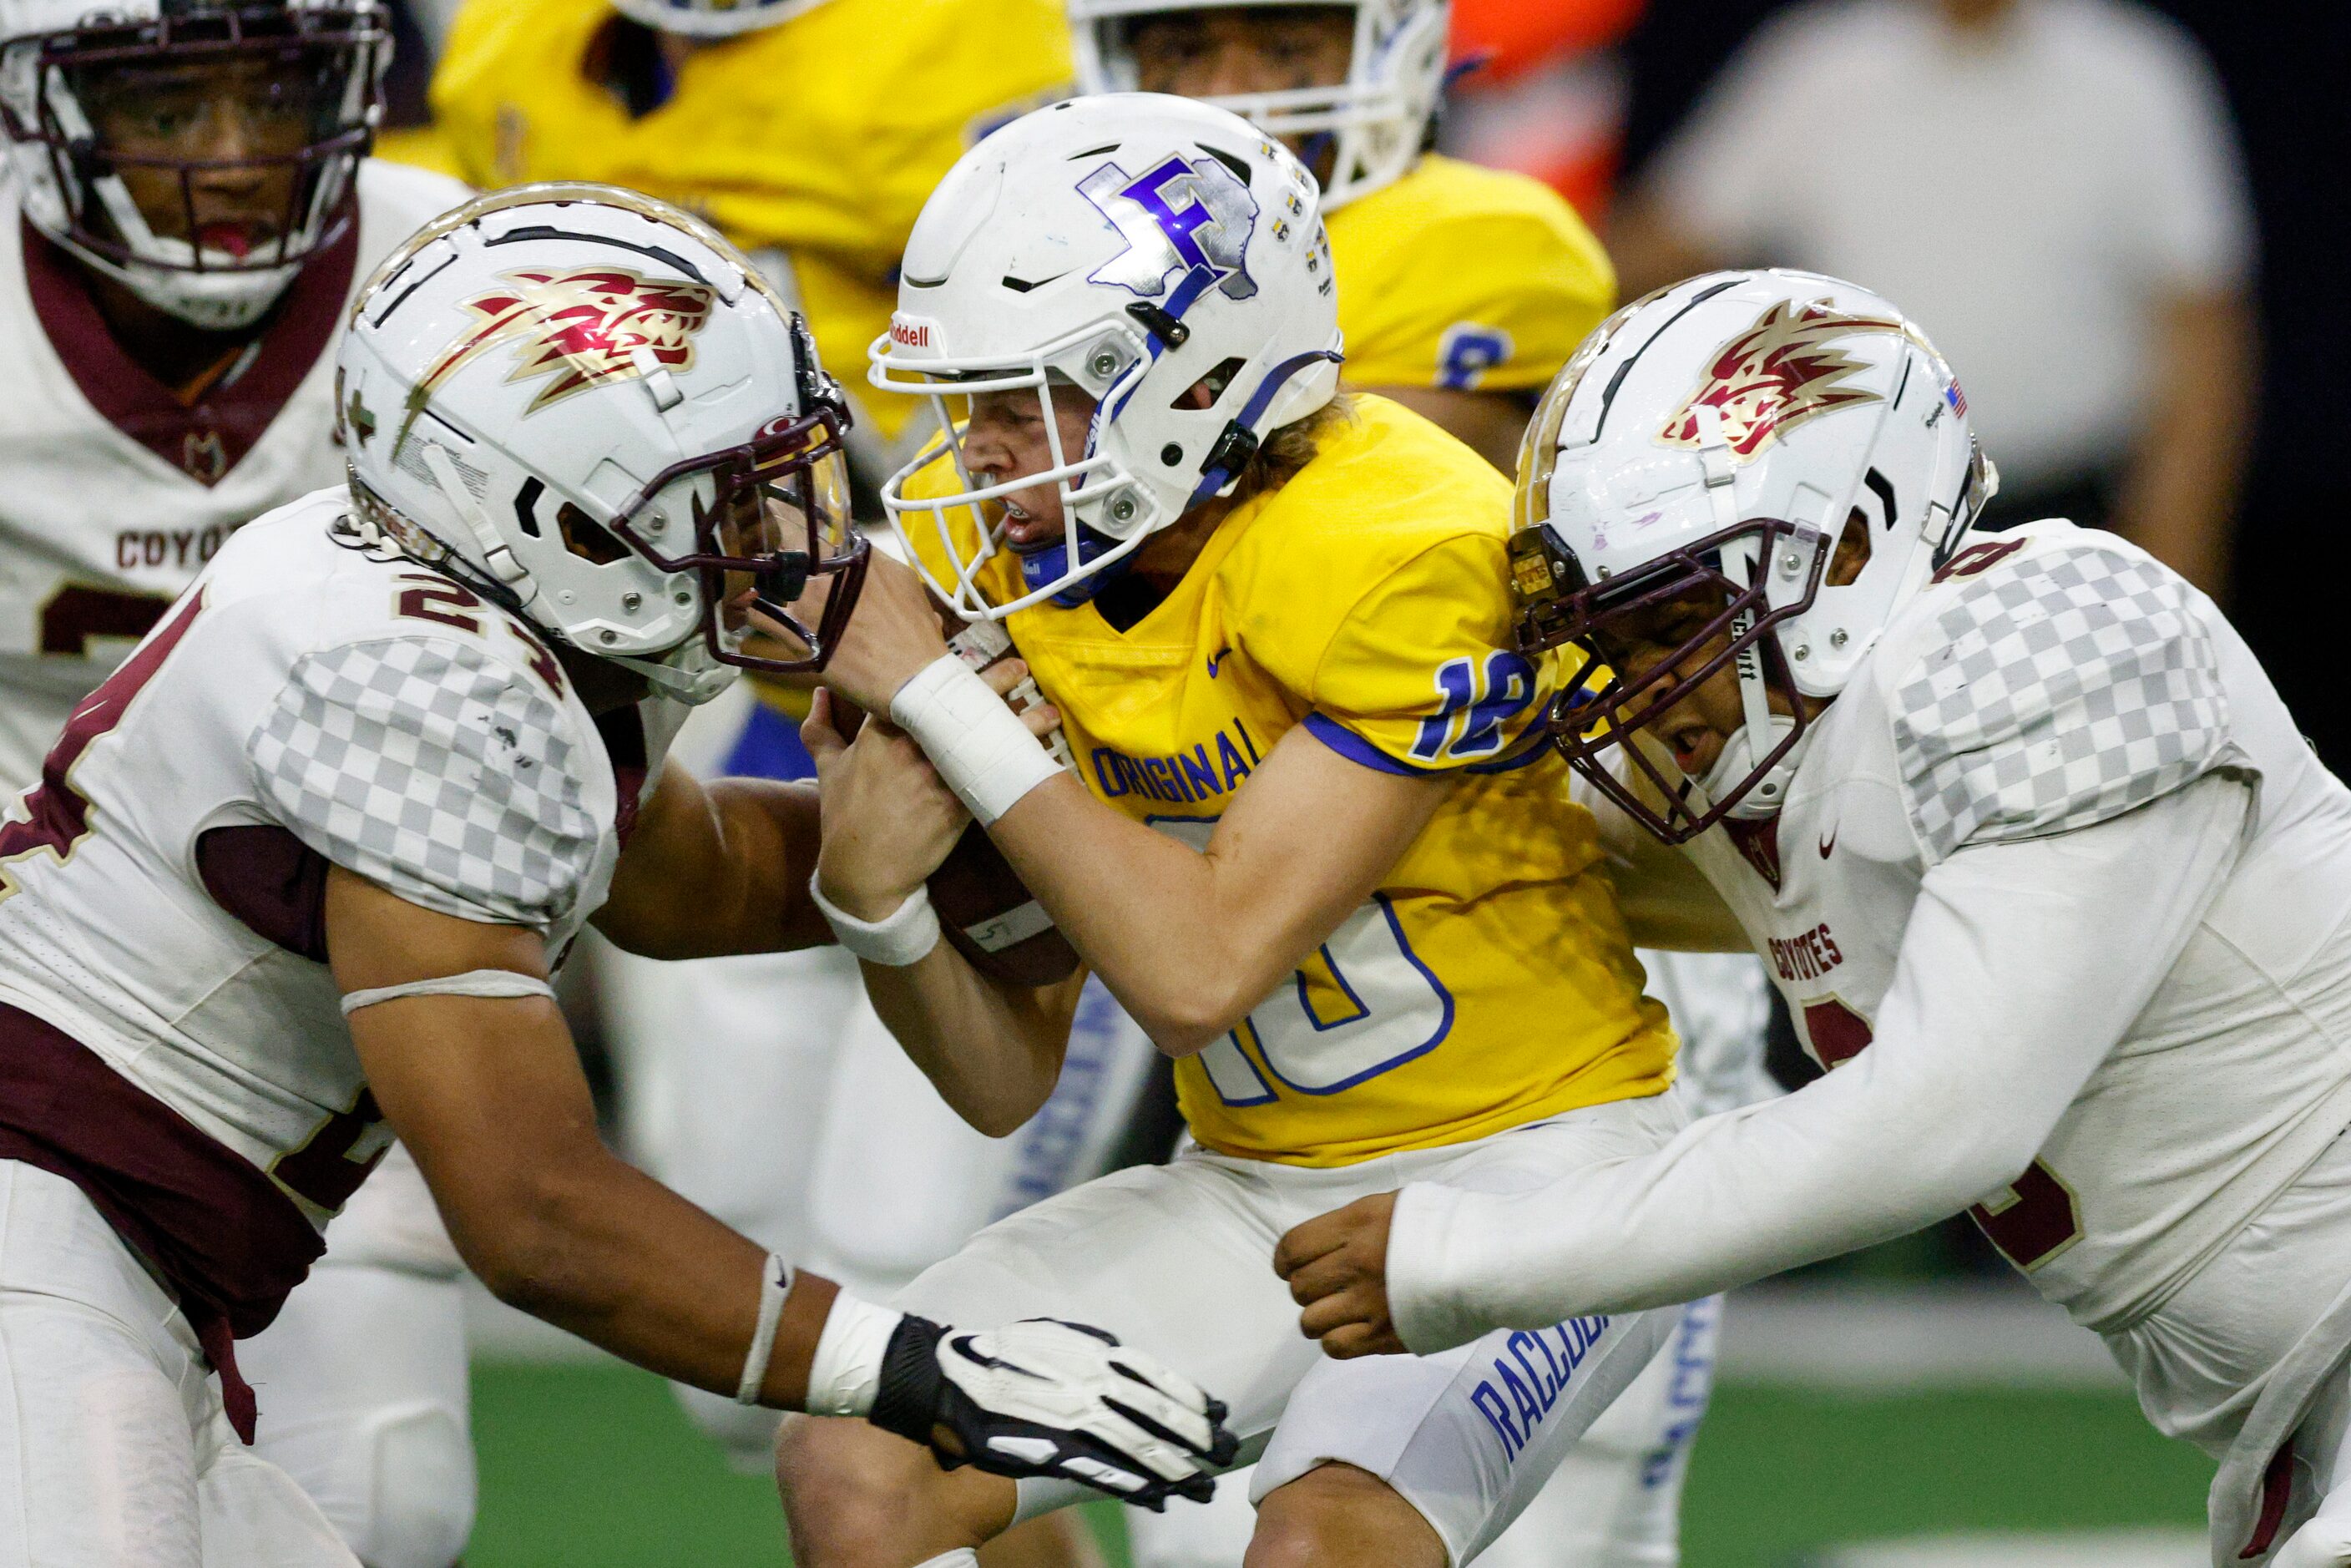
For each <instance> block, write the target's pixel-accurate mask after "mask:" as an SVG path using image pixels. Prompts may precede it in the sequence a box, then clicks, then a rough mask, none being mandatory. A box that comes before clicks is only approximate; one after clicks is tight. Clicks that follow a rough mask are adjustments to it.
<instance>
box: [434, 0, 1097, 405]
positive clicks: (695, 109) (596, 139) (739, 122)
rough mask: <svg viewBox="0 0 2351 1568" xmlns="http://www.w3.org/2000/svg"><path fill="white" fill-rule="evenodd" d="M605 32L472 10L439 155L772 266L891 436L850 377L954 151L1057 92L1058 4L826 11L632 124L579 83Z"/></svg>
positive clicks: (569, 3) (588, 2)
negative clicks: (669, 213)
mask: <svg viewBox="0 0 2351 1568" xmlns="http://www.w3.org/2000/svg"><path fill="white" fill-rule="evenodd" d="M618 15H619V14H618V13H617V12H615V11H614V10H613V9H612V7H611V4H610V3H609V0H470V3H469V4H468V5H465V7H464V9H462V10H461V11H459V12H458V14H457V18H456V21H455V25H454V26H452V28H451V29H450V34H449V40H448V45H447V47H445V48H444V50H443V52H442V56H441V62H440V65H439V67H438V68H437V69H436V70H435V71H434V78H433V110H434V116H435V119H436V121H437V125H436V131H437V133H438V141H439V143H440V146H441V147H442V148H444V149H445V150H446V153H447V155H448V156H449V157H450V158H451V159H452V160H453V161H454V162H455V165H456V167H457V170H458V172H460V174H461V175H462V177H463V178H465V180H466V181H467V182H468V183H472V184H474V185H476V186H479V187H481V188H482V189H484V190H492V189H496V188H499V187H502V186H506V185H513V184H519V183H523V182H526V181H534V180H596V181H601V182H605V183H611V184H616V185H626V186H630V187H632V188H633V189H636V190H640V191H644V192H647V193H651V194H653V195H656V196H659V197H661V198H662V199H663V200H664V201H668V202H674V203H676V204H679V205H680V206H684V207H686V208H688V209H690V210H692V211H694V212H695V213H698V214H701V215H702V216H704V217H705V218H707V219H709V220H710V222H711V223H713V224H714V225H716V226H717V228H718V229H719V230H720V232H722V233H723V234H725V235H726V237H727V238H729V239H730V240H733V241H734V242H735V243H736V244H737V246H741V247H742V248H743V249H745V250H746V251H759V250H763V249H768V248H774V249H778V250H781V251H783V252H784V253H785V254H786V255H788V256H789V258H790V260H791V263H792V271H793V274H794V278H793V280H792V282H793V283H794V285H796V287H797V292H798V294H799V301H800V306H801V308H802V310H803V312H804V313H805V314H806V315H807V317H808V319H809V327H810V330H811V331H812V332H813V333H814V334H815V337H816V340H817V350H818V352H819V353H820V355H821V356H822V357H823V360H824V362H825V363H826V365H827V366H828V367H830V368H831V369H832V371H833V373H834V374H836V375H838V376H839V377H840V378H841V381H842V382H843V383H844V384H846V385H849V386H852V388H855V389H856V390H857V392H859V394H860V396H861V398H862V402H863V405H864V406H865V408H866V409H867V410H868V411H869V413H871V414H872V417H873V422H874V423H876V424H878V425H880V426H881V427H882V432H881V433H882V434H883V437H884V438H885V439H890V438H894V436H895V435H896V434H897V432H898V430H899V429H900V428H901V427H903V425H904V423H905V421H906V420H907V419H908V418H909V417H910V416H911V415H912V414H913V413H914V411H915V408H916V407H917V404H916V403H915V402H914V400H913V399H909V398H899V397H889V396H884V395H883V394H879V393H871V394H869V393H867V392H865V389H864V375H863V368H864V364H865V350H866V347H867V345H869V344H870V343H872V340H874V339H875V338H876V337H878V336H880V335H881V334H882V333H883V332H885V331H887V330H889V327H890V312H891V311H892V310H893V308H895V307H896V304H897V282H896V274H897V268H898V261H899V257H900V256H902V255H903V254H904V251H905V247H906V237H907V235H910V234H911V233H913V232H914V219H915V218H916V216H917V215H919V214H921V212H922V208H923V203H924V202H925V200H926V199H927V198H928V197H929V196H930V193H931V191H932V188H933V187H934V186H935V185H936V184H937V183H939V181H940V180H941V179H942V178H944V177H945V176H946V172H947V170H948V169H949V168H950V167H952V166H953V165H954V163H955V161H956V159H957V158H959V157H961V156H962V155H963V153H964V151H965V149H966V148H967V147H968V146H969V145H970V144H971V143H972V142H974V141H977V140H978V138H979V137H980V136H982V135H984V134H985V133H986V132H987V131H991V130H994V129H995V128H996V127H997V126H998V125H1000V124H1002V123H1004V122H1006V121H1007V120H1011V119H1014V118H1016V117H1017V116H1019V114H1021V113H1024V112H1026V111H1027V110H1029V109H1032V108H1035V107H1038V106H1039V105H1040V104H1043V103H1046V102H1050V101H1051V100H1052V99H1057V98H1060V97H1061V96H1063V94H1064V93H1065V92H1066V91H1067V84H1068V83H1069V81H1070V78H1071V74H1072V67H1071V57H1070V40H1069V26H1068V24H1067V22H1066V21H1065V20H1064V19H1063V16H1062V11H1061V0H825V3H824V4H822V5H818V6H816V7H814V8H813V9H811V10H809V11H805V12H802V13H800V14H799V15H798V16H793V17H791V18H790V19H789V20H787V21H783V22H778V23H777V24H775V25H774V26H768V27H763V28H761V29H759V30H758V31H757V32H754V33H748V34H746V35H744V36H742V37H737V38H730V39H727V40H725V41H723V42H719V43H716V44H713V45H711V46H709V47H705V48H702V49H699V50H697V51H696V52H695V53H694V54H692V55H690V56H688V57H686V58H685V60H684V63H683V64H682V65H681V66H680V68H679V69H678V72H677V79H676V83H675V87H674V91H673V93H672V94H671V96H670V98H669V99H668V101H667V102H665V103H664V104H662V105H661V107H659V108H657V109H655V110H653V111H652V112H651V113H649V114H646V115H644V116H643V117H642V118H637V119H632V118H631V116H630V114H629V112H628V110H627V108H626V107H625V106H624V105H623V104H622V102H621V100H620V99H618V98H616V97H615V96H614V95H613V94H612V92H611V90H610V89H608V88H606V87H605V86H604V85H603V84H602V83H601V82H600V81H598V80H596V79H594V78H593V76H592V75H591V72H590V65H591V60H590V56H591V54H592V53H593V51H594V49H595V47H596V46H597V43H598V40H599V38H600V37H601V35H602V34H603V31H604V29H605V27H606V26H608V25H609V24H611V22H613V21H614V20H615V19H616V18H617V16H618ZM885 405H886V406H885Z"/></svg>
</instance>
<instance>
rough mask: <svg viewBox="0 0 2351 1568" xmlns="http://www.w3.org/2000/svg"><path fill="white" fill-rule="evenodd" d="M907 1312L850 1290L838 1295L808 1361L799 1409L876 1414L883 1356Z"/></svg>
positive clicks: (824, 1413) (826, 1413)
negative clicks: (805, 1391)
mask: <svg viewBox="0 0 2351 1568" xmlns="http://www.w3.org/2000/svg"><path fill="white" fill-rule="evenodd" d="M905 1315H906V1314H905V1313H904V1312H892V1311H891V1310H890V1309H889V1308H887V1307H877V1306H875V1305H874V1304H873V1303H872V1302H871V1301H859V1300H858V1299H857V1298H856V1297H855V1296H852V1295H851V1294H850V1293H849V1292H848V1291H841V1294H839V1295H838V1296H835V1297H834V1298H833V1299H832V1313H831V1316H830V1317H827V1318H826V1319H825V1320H824V1333H822V1334H820V1336H818V1339H817V1342H816V1355H815V1357H814V1358H813V1359H812V1360H810V1363H809V1388H808V1403H807V1404H805V1405H803V1406H800V1408H802V1409H804V1410H806V1411H807V1412H808V1413H809V1414H810V1415H811V1416H864V1415H869V1414H871V1413H872V1409H873V1396H874V1393H875V1391H876V1390H878V1389H879V1388H880V1387H881V1385H882V1358H883V1355H884V1354H886V1353H887V1352H888V1351H889V1349H890V1336H891V1335H892V1334H893V1333H897V1332H898V1324H899V1323H900V1322H903V1321H904V1318H905Z"/></svg>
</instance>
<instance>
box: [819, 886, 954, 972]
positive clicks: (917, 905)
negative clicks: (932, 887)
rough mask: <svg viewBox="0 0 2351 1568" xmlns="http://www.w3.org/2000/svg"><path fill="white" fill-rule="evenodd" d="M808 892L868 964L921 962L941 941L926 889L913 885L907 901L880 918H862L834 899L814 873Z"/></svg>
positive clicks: (843, 940)
mask: <svg viewBox="0 0 2351 1568" xmlns="http://www.w3.org/2000/svg"><path fill="white" fill-rule="evenodd" d="M809 896H810V898H813V899H815V900H816V907H817V911H818V913H820V914H821V915H823V916H824V921H825V924H826V925H830V926H831V927H832V935H833V936H834V938H835V939H836V940H838V941H839V942H840V944H841V946H844V947H846V948H848V949H849V950H850V951H851V952H852V953H853V954H855V955H856V956H859V957H860V958H862V959H864V960H865V961H866V962H867V963H869V964H880V965H882V966H883V967H884V968H890V969H903V968H904V967H906V966H907V965H909V964H919V963H921V962H922V961H923V960H924V959H925V958H926V957H928V956H930V951H931V949H932V948H934V947H935V946H938V945H939V915H938V911H936V910H935V909H933V908H932V907H931V895H930V893H929V891H928V890H927V889H925V888H920V887H918V888H916V889H914V892H913V893H912V894H909V895H908V897H907V899H906V902H905V903H904V904H900V905H898V907H897V908H895V909H893V910H892V911H891V912H890V913H889V914H888V915H885V916H883V918H882V919H880V920H878V921H864V920H860V919H858V918H857V916H855V915H852V914H850V913H849V912H848V911H847V910H845V909H843V908H841V906H840V905H839V904H835V903H833V902H832V900H831V899H829V898H827V897H826V896H825V895H824V889H822V888H820V887H819V886H818V885H817V879H816V878H815V877H813V876H811V877H810V878H809Z"/></svg>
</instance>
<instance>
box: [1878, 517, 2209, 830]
mask: <svg viewBox="0 0 2351 1568" xmlns="http://www.w3.org/2000/svg"><path fill="white" fill-rule="evenodd" d="M2199 597H2200V596H2199V595H2198V594H2197V592H2196V591H2195V590H2194V589H2192V588H2190V587H2189V585H2188V584H2187V582H2185V581H2184V580H2181V579H2180V577H2179V575H2178V574H2177V573H2175V572H2173V571H2172V570H2170V569H2169V568H2168V567H2165V566H2163V565H2161V564H2159V563H2158V562H2157V561H2155V560H2153V559H2148V558H2146V557H2143V556H2137V555H2123V554H2120V553H2118V552H2116V551H2113V550H2108V549H2076V550H2063V551H2051V552H2048V553H2045V554H2041V555H2034V556H2029V557H2026V558H2024V559H2022V560H2021V561H2019V562H2018V563H2016V564H2015V565H2013V566H2007V565H2003V566H2001V567H1999V568H1996V569H1994V570H1991V571H1989V572H1987V573H1986V574H1985V575H1983V576H1982V577H1980V578H1977V579H1976V580H1972V581H1970V582H1969V583H1968V584H1967V585H1966V587H1965V589H1964V591H1961V592H1960V593H1959V595H1958V596H1957V597H1956V598H1955V599H1954V600H1953V601H1951V602H1950V603H1949V605H1947V606H1946V607H1945V608H1944V609H1943V610H1942V612H1941V613H1940V614H1939V615H1938V617H1937V618H1936V621H1935V624H1934V633H1935V634H1934V636H1933V638H1932V640H1931V644H1930V650H1929V652H1928V653H1927V654H1926V655H1925V656H1924V657H1922V658H1920V659H1918V660H1917V661H1916V662H1915V663H1913V664H1909V665H1908V666H1907V669H1906V672H1905V673H1904V674H1902V675H1901V676H1900V677H1899V678H1897V679H1896V680H1895V681H1894V682H1893V683H1892V684H1891V691H1892V699H1893V700H1892V707H1893V721H1892V722H1893V730H1894V748H1895V755H1896V761H1897V763H1898V765H1899V767H1900V768H1901V773H1902V787H1903V791H1904V796H1905V800H1906V803H1907V810H1908V812H1909V816H1910V821H1911V826H1912V829H1913V830H1914V831H1916V833H1917V837H1918V841H1919V844H1920V845H1921V847H1922V849H1923V851H1924V853H1925V857H1926V860H1927V862H1928V864H1929V865H1931V864H1933V863H1934V862H1936V861H1938V860H1940V859H1942V858H1944V857H1945V856H1948V855H1949V854H1951V853H1953V852H1956V851H1958V850H1959V849H1961V848H1962V847H1964V846H1967V845H1971V844H1991V843H2011V842H2016V841H2021V840H2025V839H2032V838H2040V837H2044V836H2046V835H2049V834H2052V833H2064V832H2068V831H2072V830H2074V829H2076V828H2082V827H2087V826H2089V825H2090V824H2092V823H2095V822H2101V821H2105V820H2106V819H2107V818H2109V817H2113V816H2116V815H2119V814H2120V813H2122V812H2125V811H2128V810H2134V809H2135V808H2137V807H2139V806H2144V805H2145V804H2147V802H2148V801H2149V800H2155V799H2156V798H2158V796H2161V795H2164V794H2167V793H2168V792H2170V791H2171V790H2174V789H2179V788H2180V787H2181V786H2182V785H2184V784H2186V783H2188V782H2189V780H2191V779H2197V778H2199V777H2201V776H2202V775H2203V774H2205V773H2207V772H2209V771H2210V770H2211V769H2213V768H2219V767H2224V766H2227V767H2237V768H2246V767H2249V766H2250V764H2249V762H2248V761H2247V759H2246V758H2245V757H2244V756H2243V754H2242V752H2241V750H2240V749H2239V748H2238V747H2235V746H2234V745H2232V744H2231V740H2230V729H2229V710H2228V702H2227V698H2226V695H2225V694H2224V692H2223V690H2222V687H2221V681H2220V656H2219V654H2218V653H2217V652H2216V651H2215V649H2214V647H2213V643H2212V638H2211V634H2210V632H2209V631H2208V630H2207V629H2206V627H2205V624H2204V621H2203V618H2202V616H2201V615H2200V614H2199V612H2198V610H2197V606H2196V601H2197V600H2198V598H2199Z"/></svg>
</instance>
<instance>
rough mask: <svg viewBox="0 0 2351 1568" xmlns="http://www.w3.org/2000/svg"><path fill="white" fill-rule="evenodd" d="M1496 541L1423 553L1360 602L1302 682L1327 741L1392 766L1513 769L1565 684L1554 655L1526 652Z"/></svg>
mask: <svg viewBox="0 0 2351 1568" xmlns="http://www.w3.org/2000/svg"><path fill="white" fill-rule="evenodd" d="M1509 580H1510V574H1509V570H1508V568H1507V566H1506V565H1505V563H1504V561H1503V545H1502V541H1501V540H1500V539H1499V538H1489V537H1486V536H1483V535H1464V536H1459V537H1457V538H1449V539H1447V540H1445V541H1444V542H1442V543H1440V544H1437V545H1435V546H1432V547H1431V548H1429V549H1426V550H1423V551H1422V552H1421V553H1420V554H1418V555H1417V556H1416V557H1414V558H1413V559H1410V560H1408V561H1406V562H1405V563H1404V564H1403V565H1402V566H1399V567H1397V568H1396V569H1395V570H1393V571H1391V572H1390V573H1388V575H1387V576H1386V577H1385V578H1384V579H1383V580H1380V581H1379V582H1378V583H1377V584H1375V585H1374V587H1373V588H1372V589H1371V590H1370V591H1368V592H1366V593H1365V594H1364V596H1363V597H1362V598H1361V599H1359V600H1358V601H1356V602H1355V603H1354V605H1353V606H1352V607H1351V608H1350V609H1349V610H1348V611H1347V612H1346V614H1345V617H1344V618H1343V620H1342V621H1341V622H1339V624H1338V627H1337V629H1336V630H1335V631H1334V632H1332V636H1331V639H1330V641H1329V642H1328V643H1325V644H1324V645H1323V649H1322V654H1321V656H1320V658H1319V659H1318V660H1317V662H1316V663H1315V664H1314V666H1313V670H1312V673H1311V675H1309V676H1308V677H1307V679H1306V680H1305V682H1304V685H1303V691H1304V695H1305V697H1306V700H1307V702H1308V704H1309V705H1310V709H1311V711H1309V712H1308V713H1307V715H1306V716H1305V719H1304V723H1305V725H1306V727H1307V728H1308V729H1310V730H1311V731H1312V732H1313V734H1314V736H1315V737H1316V738H1318V739H1320V740H1321V741H1322V743H1323V744H1324V745H1326V746H1328V747H1331V749H1332V750H1333V751H1336V752H1338V753H1339V754H1340V755H1341V756H1343V757H1345V758H1349V759H1350V760H1352V761H1355V762H1360V763H1362V764H1363V765H1364V767H1366V768H1375V769H1377V770H1379V771H1380V772H1383V773H1442V772H1448V771H1451V770H1452V769H1454V768H1465V767H1484V768H1500V767H1506V766H1508V765H1509V764H1510V763H1512V762H1516V761H1519V760H1521V759H1524V758H1528V756H1529V754H1530V748H1531V747H1536V746H1539V745H1540V744H1541V740H1540V737H1536V736H1534V735H1531V734H1530V733H1529V730H1530V727H1531V724H1532V721H1533V720H1534V719H1535V717H1536V716H1538V715H1540V714H1541V711H1542V706H1543V702H1544V699H1546V698H1548V697H1549V696H1550V695H1551V694H1552V690H1553V688H1554V685H1555V684H1556V681H1557V669H1558V666H1557V664H1556V663H1555V662H1554V660H1553V659H1551V658H1546V659H1545V660H1543V661H1542V662H1541V663H1540V664H1537V663H1533V662H1531V661H1529V660H1528V659H1526V658H1524V657H1523V656H1521V655H1520V654H1519V653H1517V652H1515V651H1514V650H1513V649H1512V647H1511V643H1513V642H1514V640H1515V639H1514V638H1513V637H1512V635H1511V632H1510V605H1509V601H1508V599H1507V596H1506V595H1505V593H1504V592H1503V591H1501V589H1499V587H1498V586H1497V585H1499V584H1507V583H1508V582H1509Z"/></svg>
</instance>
